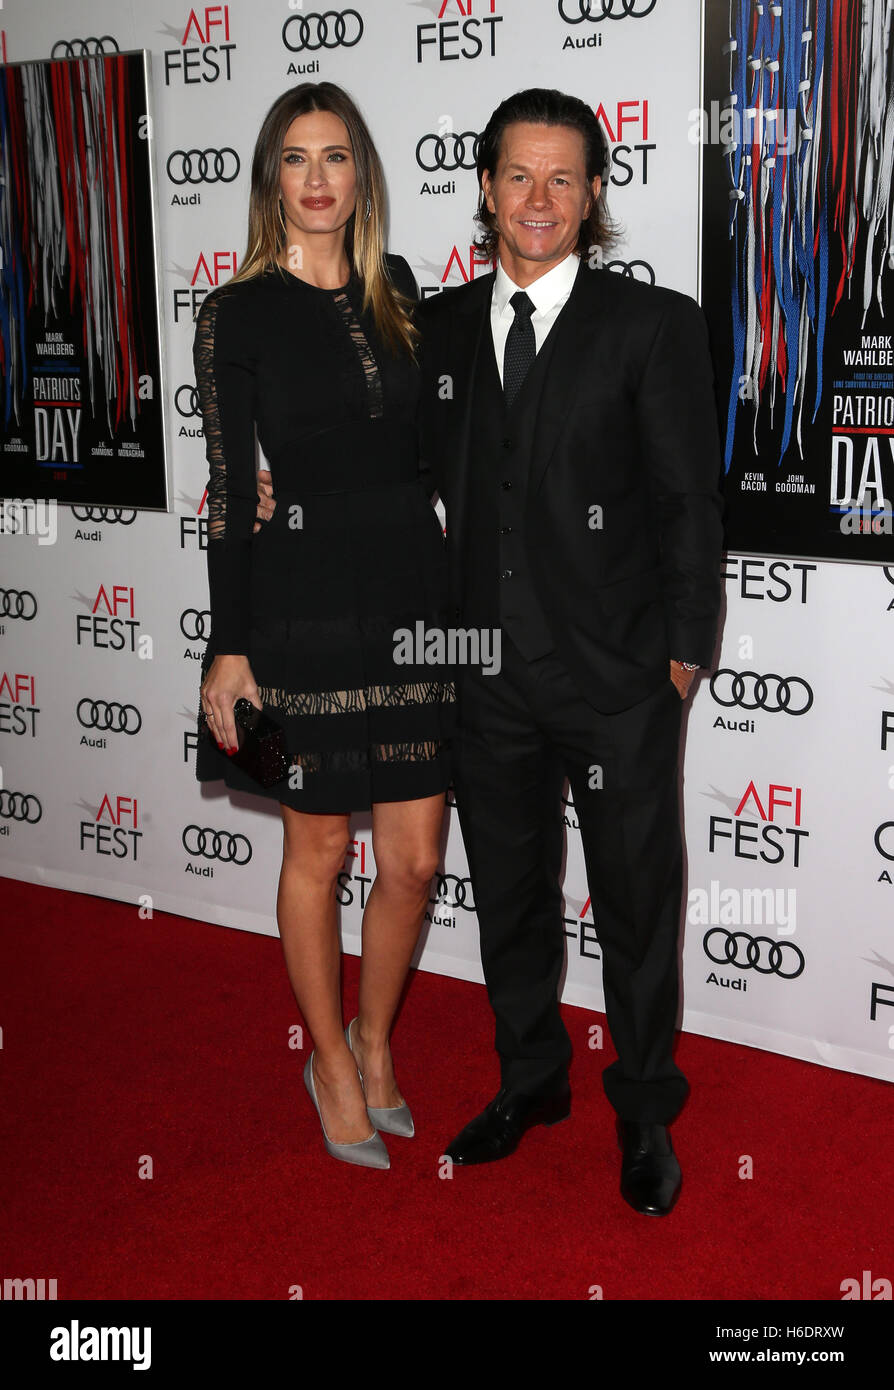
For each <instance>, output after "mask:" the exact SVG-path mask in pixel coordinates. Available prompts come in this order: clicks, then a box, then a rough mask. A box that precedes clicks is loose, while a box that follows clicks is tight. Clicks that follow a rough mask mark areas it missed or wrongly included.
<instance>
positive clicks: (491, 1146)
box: [444, 1081, 571, 1164]
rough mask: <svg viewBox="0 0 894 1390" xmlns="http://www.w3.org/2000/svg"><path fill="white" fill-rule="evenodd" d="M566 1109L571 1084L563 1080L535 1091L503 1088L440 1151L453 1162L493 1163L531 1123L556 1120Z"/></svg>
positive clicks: (515, 1144)
mask: <svg viewBox="0 0 894 1390" xmlns="http://www.w3.org/2000/svg"><path fill="white" fill-rule="evenodd" d="M570 1110H571V1088H570V1086H569V1085H568V1082H567V1081H563V1082H562V1084H561V1086H558V1087H556V1088H555V1089H553V1090H551V1091H542V1092H539V1093H538V1094H537V1095H526V1094H525V1093H524V1092H523V1091H507V1090H506V1089H505V1088H504V1089H502V1090H500V1091H498V1093H497V1094H496V1096H494V1099H493V1100H492V1101H491V1102H490V1104H489V1105H487V1106H485V1108H484V1109H483V1110H482V1112H481V1114H480V1115H476V1116H475V1118H474V1120H471V1121H470V1123H469V1124H467V1125H466V1127H465V1129H464V1130H462V1132H461V1133H460V1134H458V1135H457V1136H456V1138H455V1139H454V1140H452V1142H451V1143H450V1144H448V1145H447V1148H446V1149H445V1150H444V1153H445V1155H446V1157H447V1158H451V1159H452V1160H453V1162H454V1163H462V1164H471V1163H493V1162H495V1161H496V1160H497V1159H498V1158H506V1156H507V1155H508V1154H511V1153H513V1152H514V1150H515V1149H517V1148H518V1143H519V1140H520V1139H521V1137H522V1135H523V1134H524V1133H525V1132H526V1131H527V1130H529V1129H532V1128H533V1126H534V1125H555V1124H558V1122H559V1121H560V1120H564V1119H566V1118H567V1117H568V1114H569V1113H570Z"/></svg>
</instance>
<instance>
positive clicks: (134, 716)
mask: <svg viewBox="0 0 894 1390" xmlns="http://www.w3.org/2000/svg"><path fill="white" fill-rule="evenodd" d="M77 714H78V723H79V724H80V725H81V726H82V727H83V728H85V729H106V730H108V731H109V733H113V734H138V733H139V732H140V730H141V729H142V727H143V718H142V715H141V714H140V711H139V710H138V709H137V707H136V705H119V704H118V703H117V701H115V700H91V699H89V698H88V697H87V696H86V695H85V696H84V698H83V699H82V700H79V701H78V709H77Z"/></svg>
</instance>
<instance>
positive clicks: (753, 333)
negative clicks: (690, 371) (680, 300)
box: [691, 0, 894, 564]
mask: <svg viewBox="0 0 894 1390" xmlns="http://www.w3.org/2000/svg"><path fill="white" fill-rule="evenodd" d="M892 61H894V14H892V9H891V6H890V4H889V3H887V0H815V2H814V0H786V3H784V4H783V3H780V4H766V3H756V0H709V2H708V4H707V5H706V7H705V51H704V102H703V108H702V110H701V111H699V112H694V113H693V127H692V131H691V138H692V139H693V141H696V140H698V141H700V142H701V144H702V191H703V203H702V283H701V297H702V305H703V307H704V310H705V313H706V314H707V317H708V323H709V328H710V332H711V340H712V350H713V353H714V362H715V370H716V376H717V391H718V405H719V413H720V420H721V442H722V447H723V458H724V479H725V482H724V491H725V497H726V531H727V545H728V548H729V549H730V550H734V551H738V552H755V553H758V554H774V555H790V556H804V557H817V558H826V559H840V560H861V561H879V562H884V563H886V564H891V562H892V561H894V521H892V507H894V241H892V187H891V173H892V163H894V91H892Z"/></svg>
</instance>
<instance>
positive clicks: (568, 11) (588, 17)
mask: <svg viewBox="0 0 894 1390" xmlns="http://www.w3.org/2000/svg"><path fill="white" fill-rule="evenodd" d="M655 3H656V0H559V14H560V15H561V16H562V18H563V19H564V21H565V23H566V24H583V23H584V21H586V22H587V24H599V23H601V22H602V20H603V19H645V17H646V15H647V14H651V13H652V11H653V10H654V8H655Z"/></svg>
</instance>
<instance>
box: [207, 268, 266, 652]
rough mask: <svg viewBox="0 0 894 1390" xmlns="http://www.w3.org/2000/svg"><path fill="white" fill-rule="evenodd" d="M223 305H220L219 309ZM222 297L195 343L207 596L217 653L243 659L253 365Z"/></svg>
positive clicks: (253, 491) (252, 501)
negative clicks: (203, 464)
mask: <svg viewBox="0 0 894 1390" xmlns="http://www.w3.org/2000/svg"><path fill="white" fill-rule="evenodd" d="M222 306H224V307H222ZM230 307H231V304H230V302H229V297H228V296H227V295H226V292H225V291H221V290H218V291H215V292H214V293H212V294H210V295H208V296H207V298H206V299H205V300H204V302H203V304H202V307H201V308H200V310H199V312H198V315H197V317H196V334H195V341H194V343H193V362H194V365H195V375H196V389H197V391H198V396H199V404H200V407H201V411H202V429H203V432H204V435H205V457H206V459H207V461H208V489H207V500H208V547H207V551H206V555H207V561H208V597H209V601H210V604H211V633H210V636H209V639H208V649H209V651H213V652H214V654H215V655H217V654H218V653H221V652H233V653H240V654H243V655H248V649H249V628H250V612H251V608H250V587H251V543H252V535H253V530H254V522H255V515H256V510H257V502H258V495H257V478H256V465H255V440H254V365H253V363H252V361H251V360H250V358H249V356H248V354H247V353H246V350H245V348H244V346H243V345H242V342H241V336H242V335H239V334H237V333H236V332H235V331H234V330H233V328H232V326H231V318H232V316H231V315H230V314H229V312H228V310H229V309H230Z"/></svg>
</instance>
